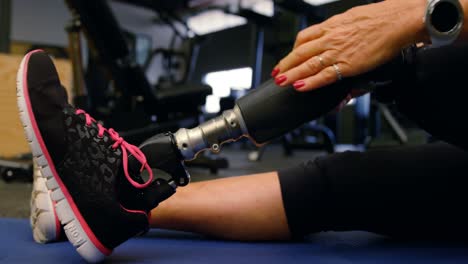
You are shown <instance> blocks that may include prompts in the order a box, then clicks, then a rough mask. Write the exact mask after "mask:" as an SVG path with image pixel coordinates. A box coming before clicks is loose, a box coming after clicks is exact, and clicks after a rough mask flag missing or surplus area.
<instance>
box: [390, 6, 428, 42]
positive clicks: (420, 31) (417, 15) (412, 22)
mask: <svg viewBox="0 0 468 264" xmlns="http://www.w3.org/2000/svg"><path fill="white" fill-rule="evenodd" d="M385 2H386V3H387V4H389V5H391V8H393V9H394V12H396V13H397V14H398V15H397V17H396V19H398V25H397V26H399V27H401V30H402V32H401V31H400V33H401V35H400V36H401V39H399V41H400V42H401V45H402V47H406V46H408V45H411V44H414V43H421V42H423V43H430V36H429V33H428V32H427V29H426V26H425V23H424V15H425V13H426V6H427V0H387V1H385Z"/></svg>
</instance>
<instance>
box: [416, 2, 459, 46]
mask: <svg viewBox="0 0 468 264" xmlns="http://www.w3.org/2000/svg"><path fill="white" fill-rule="evenodd" d="M463 21H464V14H463V8H462V6H461V5H460V2H459V1H458V0H427V7H426V14H425V16H424V24H425V25H426V29H427V31H428V33H429V36H430V38H431V43H432V45H431V46H432V47H440V46H444V45H449V44H451V43H453V42H454V41H455V40H456V39H457V38H458V35H459V34H460V32H461V30H462V27H463Z"/></svg>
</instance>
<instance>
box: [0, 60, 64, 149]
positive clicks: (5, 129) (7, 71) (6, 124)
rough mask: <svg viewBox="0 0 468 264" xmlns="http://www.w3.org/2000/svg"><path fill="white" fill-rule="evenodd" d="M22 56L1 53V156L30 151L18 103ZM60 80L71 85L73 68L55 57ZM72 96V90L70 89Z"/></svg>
mask: <svg viewBox="0 0 468 264" xmlns="http://www.w3.org/2000/svg"><path fill="white" fill-rule="evenodd" d="M22 58H23V57H22V56H18V55H9V54H8V55H7V54H0V156H2V157H12V156H16V155H19V154H24V153H29V152H30V150H29V147H28V145H27V142H26V138H25V136H24V132H23V127H22V125H21V123H20V120H19V115H18V108H17V105H16V72H17V71H18V68H19V65H20V63H21V60H22ZM54 63H55V66H56V68H57V71H58V73H59V75H60V80H61V81H62V84H63V85H64V86H65V87H67V88H68V87H71V83H72V70H71V64H70V62H69V61H68V60H62V59H60V60H58V59H54ZM68 93H69V96H71V91H70V90H69V91H68Z"/></svg>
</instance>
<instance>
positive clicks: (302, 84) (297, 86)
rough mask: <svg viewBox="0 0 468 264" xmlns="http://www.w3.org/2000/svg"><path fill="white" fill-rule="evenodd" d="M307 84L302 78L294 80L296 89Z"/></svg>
mask: <svg viewBox="0 0 468 264" xmlns="http://www.w3.org/2000/svg"><path fill="white" fill-rule="evenodd" d="M304 85H305V82H304V81H303V80H300V81H296V82H294V84H293V86H294V89H296V90H297V89H299V88H302V87H304Z"/></svg>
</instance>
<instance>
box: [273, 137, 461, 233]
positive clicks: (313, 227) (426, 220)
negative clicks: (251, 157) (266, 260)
mask: <svg viewBox="0 0 468 264" xmlns="http://www.w3.org/2000/svg"><path fill="white" fill-rule="evenodd" d="M279 179H280V184H281V190H282V195H283V202H284V206H285V210H286V215H287V218H288V224H289V227H290V230H291V232H292V234H293V235H294V236H295V237H302V236H304V235H306V234H309V233H314V232H320V231H331V230H334V231H346V230H365V231H370V232H375V233H380V234H384V235H390V236H394V237H402V236H403V237H407V238H408V237H413V238H435V239H441V238H442V239H445V238H450V239H453V238H464V237H467V238H468V216H467V215H468V214H467V213H468V212H466V211H467V210H468V153H467V152H465V151H463V150H460V149H458V148H456V147H453V146H451V145H448V144H445V143H432V144H427V145H421V146H409V147H398V148H393V149H385V150H374V151H368V152H364V153H361V152H345V153H338V154H333V155H329V156H326V157H321V158H318V159H316V160H314V161H310V162H307V163H304V164H302V165H300V166H298V167H295V168H290V169H285V170H281V171H279Z"/></svg>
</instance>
